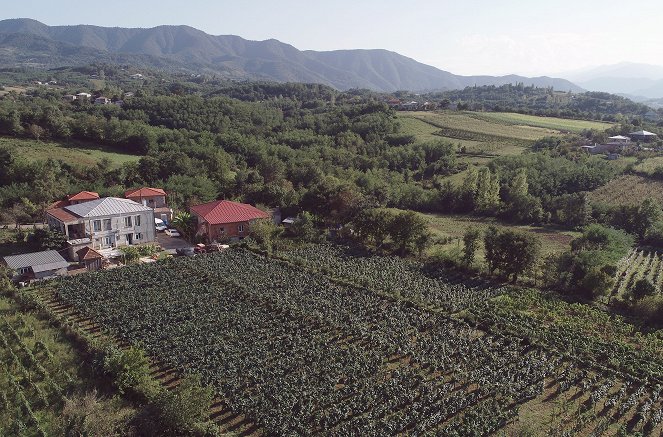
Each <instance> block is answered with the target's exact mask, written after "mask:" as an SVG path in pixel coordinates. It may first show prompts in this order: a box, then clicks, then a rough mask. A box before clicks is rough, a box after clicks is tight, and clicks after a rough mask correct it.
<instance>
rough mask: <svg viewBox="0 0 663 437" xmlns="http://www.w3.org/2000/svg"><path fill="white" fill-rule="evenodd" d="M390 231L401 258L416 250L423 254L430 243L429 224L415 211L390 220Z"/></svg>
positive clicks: (400, 214)
mask: <svg viewBox="0 0 663 437" xmlns="http://www.w3.org/2000/svg"><path fill="white" fill-rule="evenodd" d="M388 230H389V236H390V237H391V239H392V241H393V242H394V245H395V246H396V247H397V248H398V253H399V254H400V255H401V256H405V255H406V254H407V253H412V252H414V251H415V250H416V251H418V252H419V253H422V252H423V251H424V249H426V247H427V246H428V244H429V243H430V231H429V230H428V223H427V222H426V219H424V218H423V216H421V215H420V214H417V213H416V212H414V211H404V212H400V213H397V214H396V215H395V216H394V217H393V218H392V219H391V220H390V222H389V226H388Z"/></svg>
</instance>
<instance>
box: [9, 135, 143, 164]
mask: <svg viewBox="0 0 663 437" xmlns="http://www.w3.org/2000/svg"><path fill="white" fill-rule="evenodd" d="M0 147H6V148H8V149H10V150H12V151H13V152H14V153H16V155H17V156H19V157H21V158H24V159H26V160H28V161H43V160H46V159H48V158H53V159H57V160H60V161H64V162H66V163H68V164H72V165H80V166H92V165H96V164H97V163H98V162H99V161H101V160H102V159H103V158H108V159H110V160H111V163H112V165H113V166H114V167H119V166H121V165H122V164H124V163H126V162H135V161H138V160H139V159H140V156H137V155H130V154H127V153H123V152H119V151H116V150H113V149H111V148H109V147H106V146H99V145H93V144H89V143H82V142H78V141H73V140H72V141H68V142H55V141H46V140H44V141H36V140H33V139H23V138H20V139H19V138H9V137H0Z"/></svg>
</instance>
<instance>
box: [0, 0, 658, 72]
mask: <svg viewBox="0 0 663 437" xmlns="http://www.w3.org/2000/svg"><path fill="white" fill-rule="evenodd" d="M3 3H4V4H3V5H2V8H0V19H5V18H33V19H36V20H39V21H41V22H43V23H45V24H48V25H69V24H94V25H99V26H111V27H154V26H158V25H162V24H186V25H189V26H192V27H195V28H198V29H200V30H203V31H205V32H207V33H209V34H212V35H228V34H232V35H239V36H241V37H243V38H246V39H251V40H264V39H270V38H275V39H278V40H280V41H282V42H285V43H288V44H291V45H293V46H295V47H297V48H298V49H300V50H307V49H311V50H336V49H358V48H363V49H375V48H380V49H387V50H391V51H395V52H398V53H400V54H402V55H405V56H408V57H410V58H413V59H416V60H417V61H420V62H423V63H426V64H429V65H433V66H435V67H438V68H440V69H443V70H446V71H450V72H452V73H455V74H464V75H473V74H487V75H501V74H512V73H513V74H523V75H530V76H533V75H552V74H555V73H560V72H570V71H575V70H581V69H585V68H588V67H593V66H598V65H604V64H615V63H618V62H626V61H628V62H642V63H650V64H663V25H661V19H662V18H663V1H661V0H630V1H628V2H625V1H623V0H620V1H615V0H602V1H601V0H554V1H550V0H548V1H541V0H528V1H526V0H454V1H448V0H437V1H434V0H412V1H407V0H333V1H324V2H323V1H319V0H308V1H305V0H260V1H257V0H234V1H226V0H217V1H211V0H208V1H202V0H186V1H182V0H178V1H175V0H161V1H153V0H138V1H136V0H106V1H99V0H61V1H59V2H54V1H52V0H49V1H45V0H6V1H4V2H3Z"/></svg>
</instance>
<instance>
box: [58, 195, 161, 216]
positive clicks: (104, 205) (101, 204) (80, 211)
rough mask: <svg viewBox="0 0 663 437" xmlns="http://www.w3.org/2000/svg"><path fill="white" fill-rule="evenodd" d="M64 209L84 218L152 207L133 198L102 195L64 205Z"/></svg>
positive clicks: (125, 212) (145, 209)
mask: <svg viewBox="0 0 663 437" xmlns="http://www.w3.org/2000/svg"><path fill="white" fill-rule="evenodd" d="M64 209H66V210H67V211H69V212H71V213H72V214H75V215H77V216H79V217H86V218H90V217H103V216H109V215H115V214H130V213H134V212H143V211H152V208H149V207H147V206H143V205H141V204H140V203H136V202H134V201H133V200H129V199H120V198H118V197H104V198H101V199H96V200H90V201H89V202H83V203H79V204H76V205H69V206H65V207H64Z"/></svg>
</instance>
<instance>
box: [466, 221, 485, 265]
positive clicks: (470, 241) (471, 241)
mask: <svg viewBox="0 0 663 437" xmlns="http://www.w3.org/2000/svg"><path fill="white" fill-rule="evenodd" d="M480 240H481V231H480V230H479V229H477V228H470V229H468V230H466V231H465V234H464V235H463V244H464V246H463V262H464V263H465V265H467V266H471V265H472V264H473V263H474V258H475V256H476V252H477V250H478V249H479V244H480Z"/></svg>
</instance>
